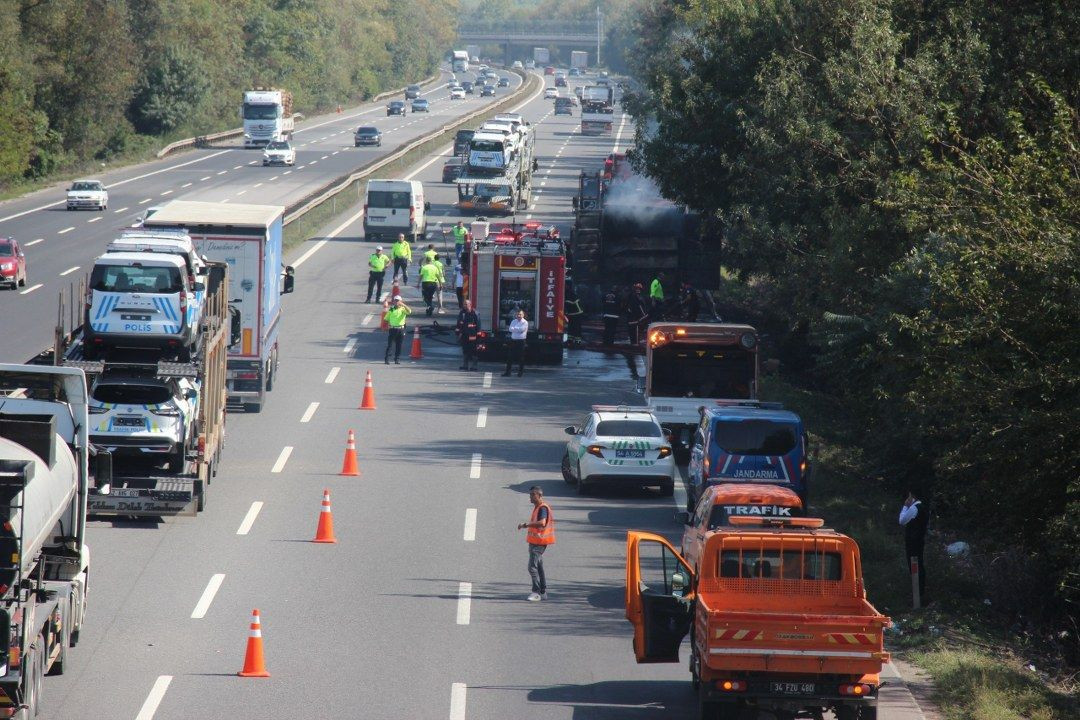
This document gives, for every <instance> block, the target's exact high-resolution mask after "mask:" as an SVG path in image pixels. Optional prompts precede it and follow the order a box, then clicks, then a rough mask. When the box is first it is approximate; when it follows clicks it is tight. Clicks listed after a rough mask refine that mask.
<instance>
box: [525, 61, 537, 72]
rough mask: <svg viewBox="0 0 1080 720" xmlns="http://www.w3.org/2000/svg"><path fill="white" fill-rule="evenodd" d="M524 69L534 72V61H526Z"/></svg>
mask: <svg viewBox="0 0 1080 720" xmlns="http://www.w3.org/2000/svg"><path fill="white" fill-rule="evenodd" d="M525 68H526V69H527V70H535V69H536V61H535V60H526V61H525Z"/></svg>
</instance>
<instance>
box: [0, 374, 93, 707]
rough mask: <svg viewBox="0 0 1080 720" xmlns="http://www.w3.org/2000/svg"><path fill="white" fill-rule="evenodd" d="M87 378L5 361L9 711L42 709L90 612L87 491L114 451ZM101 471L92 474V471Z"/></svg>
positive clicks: (2, 474)
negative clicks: (107, 445) (102, 438)
mask: <svg viewBox="0 0 1080 720" xmlns="http://www.w3.org/2000/svg"><path fill="white" fill-rule="evenodd" d="M87 425H88V423H87V394H86V378H85V376H84V374H83V371H82V370H79V369H77V368H67V367H44V366H34V365H0V514H2V515H3V519H2V521H0V558H3V560H2V561H0V608H2V610H0V637H2V638H4V639H5V640H7V644H6V645H5V646H3V649H2V650H0V654H2V660H0V717H3V718H22V719H24V720H29V719H30V718H33V717H35V716H37V715H38V713H39V710H40V708H41V705H42V697H43V696H44V694H45V692H46V687H45V685H44V678H45V675H48V674H52V675H59V674H61V673H63V672H64V671H65V670H66V669H67V656H68V651H69V649H70V648H72V647H74V646H75V644H76V642H77V641H78V639H79V632H80V630H81V629H82V625H83V620H84V618H85V617H86V597H87V580H88V577H89V572H90V551H89V548H88V547H87V546H86V514H87V491H88V489H89V487H90V485H91V482H92V481H93V480H96V481H97V482H98V483H108V482H109V481H110V475H109V473H110V463H109V461H110V459H111V458H110V457H109V455H108V453H105V452H100V453H98V452H96V451H95V449H94V448H93V447H92V446H91V444H90V441H89V437H88V432H87ZM91 472H94V473H95V477H94V478H91V475H90V473H91Z"/></svg>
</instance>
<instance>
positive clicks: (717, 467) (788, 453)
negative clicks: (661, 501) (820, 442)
mask: <svg viewBox="0 0 1080 720" xmlns="http://www.w3.org/2000/svg"><path fill="white" fill-rule="evenodd" d="M687 475H688V481H689V488H688V493H687V495H688V497H687V505H688V507H689V508H690V510H691V512H692V511H693V507H694V505H695V504H696V503H697V500H698V498H699V497H701V494H702V492H703V491H704V490H705V488H706V487H708V486H709V485H717V484H720V483H769V484H776V485H782V486H784V487H789V488H791V489H792V490H794V491H795V493H796V494H798V496H799V497H800V498H801V499H802V501H803V507H806V506H807V497H808V489H809V488H808V480H809V477H810V459H809V457H808V455H807V438H806V430H805V429H804V428H803V422H802V419H801V418H800V417H799V416H798V415H797V414H795V413H793V412H791V411H790V410H785V409H784V408H783V407H782V406H781V405H780V404H779V403H763V402H757V401H746V402H735V403H724V404H720V405H719V406H718V407H713V408H706V409H705V410H704V412H703V413H702V417H701V423H700V424H699V425H698V428H697V430H696V431H695V433H694V442H693V445H692V447H691V449H690V465H689V468H688V473H687Z"/></svg>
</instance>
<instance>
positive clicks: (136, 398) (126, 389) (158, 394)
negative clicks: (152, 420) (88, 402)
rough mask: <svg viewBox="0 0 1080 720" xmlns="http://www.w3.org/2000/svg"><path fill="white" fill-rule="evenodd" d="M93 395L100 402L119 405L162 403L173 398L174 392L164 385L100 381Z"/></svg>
mask: <svg viewBox="0 0 1080 720" xmlns="http://www.w3.org/2000/svg"><path fill="white" fill-rule="evenodd" d="M93 396H94V399H95V400H97V401H98V402H103V403H116V404H118V405H160V404H161V403H167V402H169V400H172V393H170V392H169V389H168V388H167V387H165V386H164V385H134V384H130V383H99V384H98V385H97V386H96V387H95V388H94V392H93Z"/></svg>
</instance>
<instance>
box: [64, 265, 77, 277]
mask: <svg viewBox="0 0 1080 720" xmlns="http://www.w3.org/2000/svg"><path fill="white" fill-rule="evenodd" d="M78 269H79V266H78V265H76V266H75V267H69V268H68V269H67V270H65V271H64V272H62V273H60V277H64V276H65V275H70V274H71V273H73V272H75V271H76V270H78Z"/></svg>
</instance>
